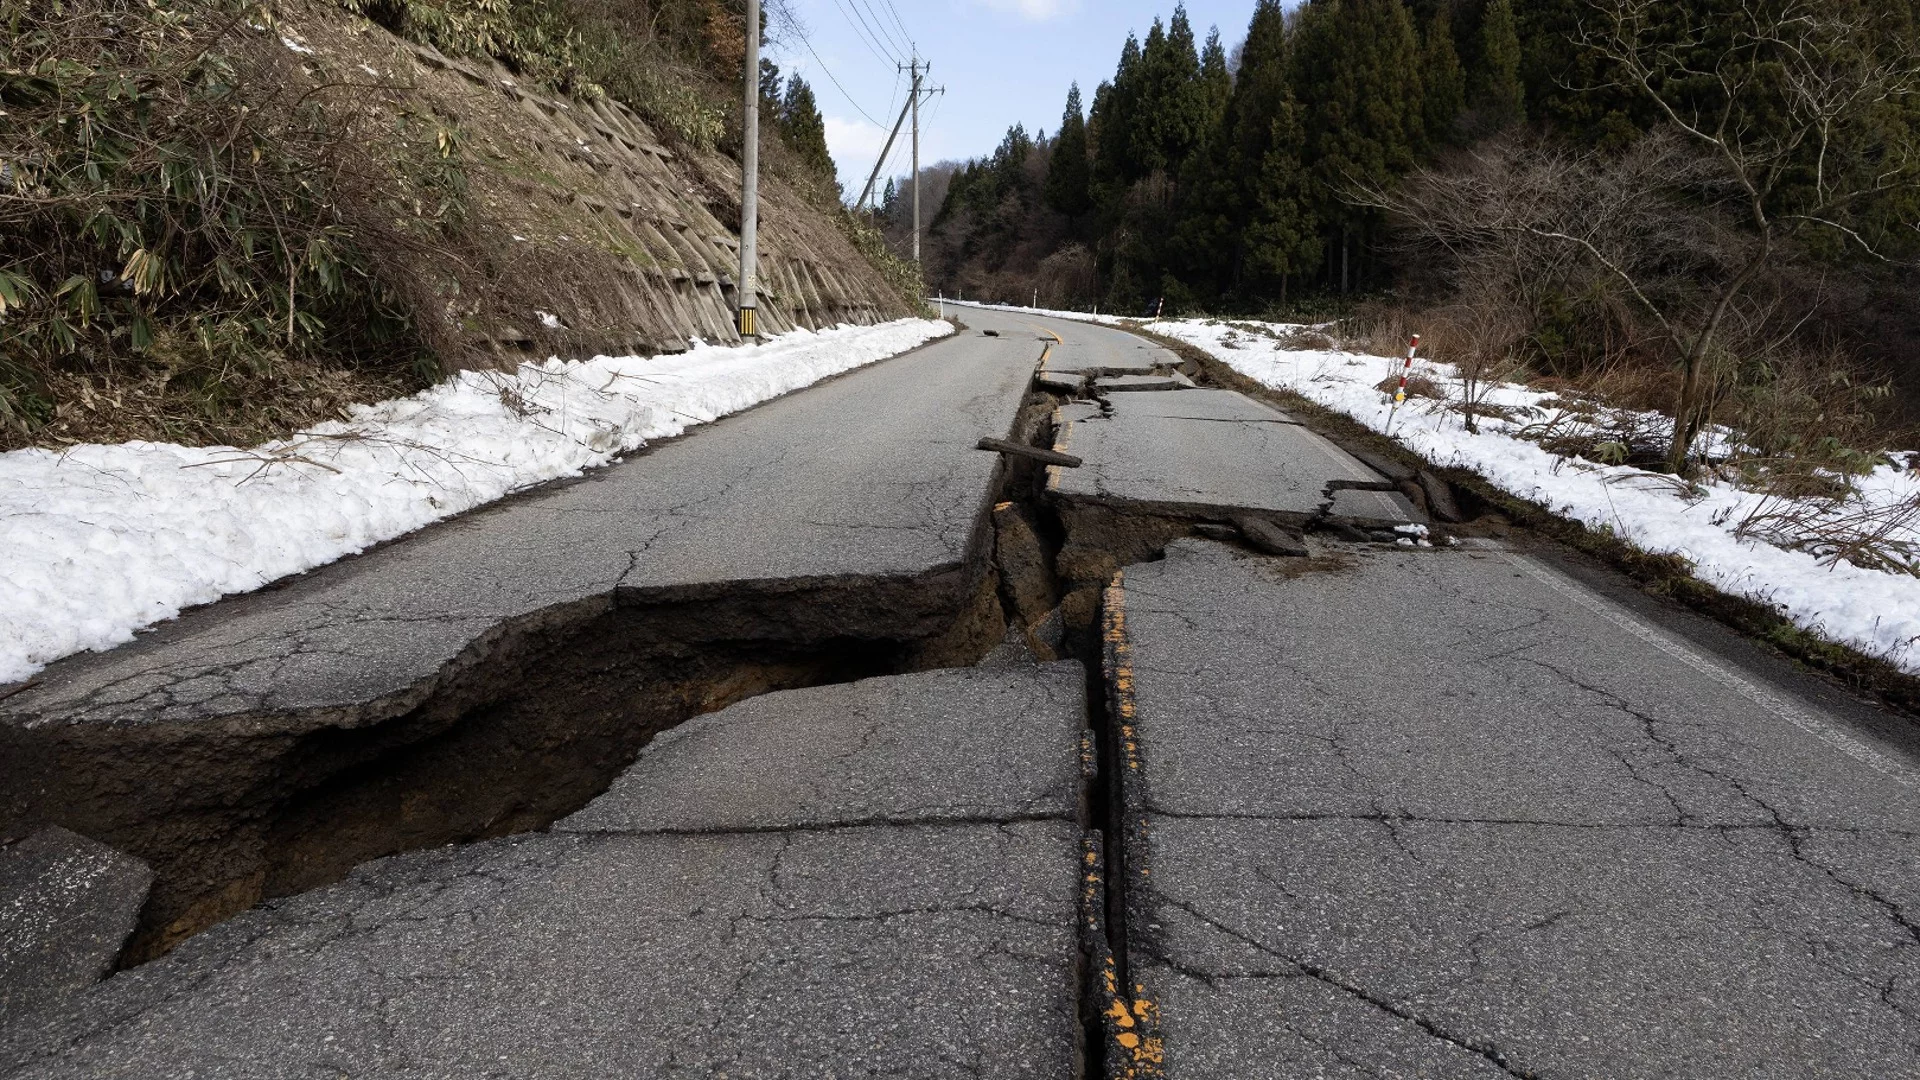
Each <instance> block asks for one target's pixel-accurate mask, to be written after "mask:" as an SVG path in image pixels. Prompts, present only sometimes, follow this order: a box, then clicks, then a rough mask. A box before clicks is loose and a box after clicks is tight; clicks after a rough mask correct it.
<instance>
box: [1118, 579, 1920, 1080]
mask: <svg viewBox="0 0 1920 1080" xmlns="http://www.w3.org/2000/svg"><path fill="white" fill-rule="evenodd" d="M1108 600H1109V603H1108V608H1107V619H1108V625H1109V630H1108V633H1109V638H1110V642H1111V644H1112V646H1113V648H1112V652H1111V659H1110V663H1109V669H1110V670H1109V676H1110V678H1111V680H1112V682H1113V685H1114V687H1115V695H1116V704H1117V707H1118V711H1117V713H1116V715H1118V716H1119V717H1121V718H1122V723H1123V724H1127V725H1128V726H1126V727H1124V728H1123V729H1122V730H1123V732H1124V737H1125V738H1126V740H1127V741H1126V742H1125V744H1124V745H1125V746H1126V747H1127V748H1128V749H1129V750H1130V751H1131V753H1130V755H1129V756H1130V761H1129V763H1128V766H1127V767H1126V768H1124V769H1123V770H1122V774H1123V784H1124V787H1125V796H1124V807H1125V814H1126V817H1127V823H1126V832H1127V835H1128V837H1129V844H1128V850H1127V855H1126V863H1127V865H1126V871H1125V875H1124V880H1123V882H1122V887H1123V888H1124V889H1125V890H1126V895H1127V943H1128V961H1129V969H1130V976H1131V981H1132V982H1133V983H1135V984H1138V985H1139V986H1142V987H1144V988H1145V994H1146V995H1147V996H1148V997H1149V998H1151V999H1153V1000H1156V1001H1157V1003H1158V1012H1157V1014H1156V1013H1154V1012H1153V1011H1152V1010H1151V1009H1146V1010H1142V1013H1143V1015H1146V1016H1155V1015H1157V1017H1158V1019H1159V1023H1160V1031H1159V1034H1160V1035H1161V1036H1162V1037H1163V1038H1164V1047H1165V1066H1166V1075H1168V1076H1169V1077H1172V1078H1174V1080H1194V1078H1206V1077H1246V1076H1251V1075H1264V1076H1316V1077H1343V1078H1344V1077H1356V1078H1357V1077H1375V1076H1421V1077H1447V1078H1453V1077H1501V1076H1527V1077H1563V1076H1564V1077H1673V1076H1701V1077H1706V1076H1713V1077H1734V1076H1739V1077H1769V1078H1772V1077H1777V1078H1782V1080H1784V1078H1787V1077H1795V1078H1804V1077H1816V1076H1819V1077H1826V1076H1833V1077H1840V1076H1875V1077H1879V1076H1889V1077H1890V1076H1911V1075H1914V1070H1915V1067H1916V1062H1920V790H1917V789H1916V787H1915V772H1914V763H1915V760H1916V759H1915V756H1914V753H1913V746H1912V740H1911V738H1905V739H1901V738H1893V739H1882V738H1880V737H1879V736H1876V735H1875V734H1873V733H1871V732H1869V731H1867V730H1865V729H1863V728H1861V727H1859V726H1857V725H1856V724H1855V723H1854V722H1853V721H1852V720H1851V719H1847V720H1843V719H1840V718H1837V717H1836V716H1835V715H1833V714H1830V713H1828V712H1826V711H1823V710H1821V709H1818V708H1815V707H1813V706H1810V705H1807V704H1805V703H1803V702H1802V701H1800V700H1797V699H1796V698H1795V697H1794V696H1793V695H1792V693H1791V692H1790V691H1780V690H1776V689H1772V688H1769V687H1767V686H1764V685H1761V684H1760V683H1759V682H1756V681H1755V680H1754V679H1753V678H1752V677H1751V676H1749V675H1746V674H1741V673H1737V672H1735V671H1734V670H1732V669H1731V668H1729V667H1728V666H1727V665H1726V664H1724V663H1723V662H1722V661H1720V660H1717V659H1713V658H1710V657H1708V656H1705V655H1703V654H1702V653H1700V652H1699V651H1697V650H1696V649H1694V648H1693V647H1691V646H1688V645H1684V644H1681V643H1679V642H1678V641H1677V640H1676V639H1674V638H1673V637H1672V636H1670V635H1669V634H1667V633H1666V632H1665V631H1663V630H1660V629H1655V628H1654V627H1652V626H1649V625H1648V624H1646V623H1645V622H1643V621H1642V620H1640V619H1639V618H1638V617H1637V616H1635V615H1632V614H1630V613H1628V612H1626V611H1625V610H1623V609H1621V608H1620V607H1618V606H1616V605H1614V604H1612V603H1610V602H1609V601H1607V600H1605V599H1602V598H1600V597H1598V596H1596V595H1595V594H1593V593H1592V592H1590V591H1589V590H1587V589H1585V588H1583V587H1582V586H1580V585H1579V584H1576V583H1575V582H1574V581H1572V580H1571V579H1569V578H1567V577H1566V576H1564V575H1562V574H1560V573H1558V572H1556V571H1555V570H1553V569H1550V568H1548V567H1547V566H1545V565H1543V564H1541V563H1540V562H1537V561H1535V560H1533V559H1529V558H1521V557H1518V556H1513V555H1510V554H1508V553H1506V552H1500V551H1473V552H1457V551H1455V552H1444V551H1443V552H1424V551H1422V552H1407V551H1396V550H1394V549H1385V550H1381V549H1372V550H1363V549H1357V548H1347V549H1342V550H1341V551H1340V552H1339V553H1338V554H1336V555H1333V556H1328V557H1322V558H1319V559H1314V560H1306V559H1288V560H1272V559H1262V558H1254V557H1249V556H1241V555H1237V554H1235V553H1233V552H1232V551H1230V550H1229V549H1227V548H1224V547H1222V546H1219V545H1214V544H1207V543H1203V542H1197V541H1180V542H1177V543H1175V544H1174V545H1173V546H1172V547H1171V548H1170V549H1169V552H1168V557H1167V559H1166V560H1165V561H1163V562H1159V563H1153V564H1145V565H1137V566H1133V567H1130V568H1128V569H1127V570H1126V571H1125V573H1124V575H1123V577H1122V580H1121V583H1120V584H1118V585H1116V586H1115V587H1114V588H1113V589H1111V590H1110V593H1109V597H1108ZM1909 734H1910V733H1909Z"/></svg>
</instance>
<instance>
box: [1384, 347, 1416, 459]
mask: <svg viewBox="0 0 1920 1080" xmlns="http://www.w3.org/2000/svg"><path fill="white" fill-rule="evenodd" d="M1419 351H1420V335H1419V334H1415V335H1413V340H1412V341H1410V342H1408V343H1407V362H1406V363H1405V364H1404V365H1402V366H1401V368H1400V385H1399V387H1398V388H1397V389H1395V390H1394V392H1393V408H1391V409H1388V410H1387V434H1389V435H1391V434H1393V417H1394V414H1395V413H1398V412H1399V411H1400V403H1401V402H1403V401H1405V400H1407V376H1408V375H1411V374H1412V373H1413V354H1414V353H1416V352H1419Z"/></svg>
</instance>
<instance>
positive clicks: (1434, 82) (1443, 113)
mask: <svg viewBox="0 0 1920 1080" xmlns="http://www.w3.org/2000/svg"><path fill="white" fill-rule="evenodd" d="M1420 84H1421V90H1422V95H1423V98H1424V101H1423V103H1422V110H1423V112H1424V113H1425V120H1426V129H1427V137H1428V138H1429V139H1431V140H1432V141H1433V142H1435V143H1448V142H1453V141H1455V140H1456V139H1457V138H1458V137H1459V134H1460V113H1461V112H1462V111H1463V110H1464V109H1465V108H1466V107H1467V80H1466V73H1465V72H1463V71H1462V70H1461V68H1460V54H1459V52H1458V51H1457V50H1456V49H1455V48H1454V43H1453V13H1452V11H1451V9H1450V8H1448V7H1447V6H1446V5H1444V4H1443V5H1441V6H1440V7H1439V8H1438V9H1437V10H1436V11H1435V12H1434V14H1433V20H1432V21H1431V22H1429V23H1427V34H1426V41H1425V42H1424V44H1423V47H1422V48H1421V50H1420Z"/></svg>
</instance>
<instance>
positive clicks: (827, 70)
mask: <svg viewBox="0 0 1920 1080" xmlns="http://www.w3.org/2000/svg"><path fill="white" fill-rule="evenodd" d="M800 40H802V41H806V44H807V52H809V53H811V54H812V55H813V60H814V62H815V63H817V64H819V65H820V70H821V71H823V72H825V73H826V76H827V78H828V79H829V80H831V81H832V83H833V85H834V89H836V90H839V91H840V96H841V97H843V98H846V99H847V104H849V105H851V106H853V108H854V111H855V112H858V113H859V114H860V115H861V116H864V117H866V118H867V122H868V123H869V124H872V125H873V126H874V127H885V126H886V125H885V124H882V123H881V122H880V121H878V120H875V119H874V118H873V114H872V113H870V112H868V111H867V110H865V109H862V108H861V107H860V103H859V102H857V101H855V100H853V95H852V94H849V93H847V88H846V87H844V86H842V85H840V80H839V79H838V78H837V77H835V75H834V74H833V69H832V68H830V67H828V66H827V62H826V61H825V60H822V59H820V54H819V53H817V52H814V51H813V42H811V41H807V39H805V38H801V39H800ZM896 85H897V83H896Z"/></svg>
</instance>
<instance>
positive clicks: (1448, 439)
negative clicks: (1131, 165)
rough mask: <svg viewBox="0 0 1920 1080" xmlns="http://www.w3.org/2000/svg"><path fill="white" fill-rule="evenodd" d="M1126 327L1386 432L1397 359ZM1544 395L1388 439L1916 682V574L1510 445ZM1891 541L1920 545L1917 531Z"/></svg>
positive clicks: (1889, 491) (1910, 489) (1413, 416)
mask: <svg viewBox="0 0 1920 1080" xmlns="http://www.w3.org/2000/svg"><path fill="white" fill-rule="evenodd" d="M949 302H951V301H949ZM1003 310H1018V311H1022V312H1026V313H1030V314H1036V315H1054V316H1058V317H1061V318H1069V319H1079V320H1082V321H1098V322H1102V323H1109V324H1111V323H1117V322H1121V321H1123V320H1120V319H1115V318H1113V317H1111V316H1099V317H1092V316H1089V315H1087V314H1085V313H1082V312H1069V311H1045V310H1039V309H1031V308H1007V309H1003ZM1126 321H1127V322H1129V324H1130V325H1141V326H1142V328H1143V329H1146V330H1149V331H1151V332H1153V333H1157V334H1161V335H1163V336H1166V337H1171V338H1174V339H1176V340H1179V341H1184V342H1186V343H1187V344H1189V345H1193V346H1195V347H1196V348H1199V349H1200V350H1202V351H1203V352H1206V353H1207V354H1208V355H1210V356H1212V357H1214V358H1216V359H1218V360H1220V361H1221V362H1223V363H1225V364H1227V365H1228V366H1229V367H1231V368H1233V369H1234V370H1235V371H1238V372H1240V373H1241V374H1243V375H1246V376H1248V377H1250V378H1252V379H1254V380H1256V381H1258V382H1260V383H1262V384H1264V385H1267V386H1272V387H1276V388H1280V389H1284V390H1289V391H1292V392H1293V393H1296V394H1299V395H1300V396H1301V397H1304V398H1307V399H1308V400H1310V401H1313V402H1315V403H1316V404H1319V405H1321V406H1324V407H1326V408H1328V409H1332V410H1334V411H1335V412H1339V413H1343V414H1345V415H1347V416H1349V417H1351V418H1353V419H1354V420H1356V421H1358V422H1360V423H1361V424H1364V425H1365V426H1367V427H1368V428H1371V429H1372V430H1374V431H1380V432H1386V431H1387V424H1388V418H1389V414H1390V413H1391V411H1392V399H1391V398H1390V397H1389V395H1387V394H1385V393H1383V392H1381V391H1380V390H1379V389H1377V387H1378V384H1379V383H1380V382H1381V381H1382V380H1384V379H1386V378H1388V377H1390V376H1393V375H1397V374H1398V371H1399V367H1400V365H1401V363H1402V362H1403V361H1402V360H1401V359H1394V358H1387V357H1379V356H1366V355H1360V354H1356V353H1348V352H1339V351H1315V350H1299V349H1288V348H1286V347H1285V346H1284V345H1283V344H1282V342H1281V340H1279V339H1282V338H1285V337H1287V336H1288V335H1289V334H1291V333H1294V332H1297V331H1301V330H1307V329H1311V328H1309V327H1302V326H1291V325H1283V324H1275V323H1250V322H1221V321H1217V320H1199V319H1178V320H1164V321H1159V322H1147V323H1144V324H1136V323H1133V322H1132V321H1131V320H1126ZM1236 327H1237V328H1238V329H1236ZM1415 371H1416V372H1417V373H1419V374H1424V375H1426V376H1427V377H1428V378H1430V379H1432V380H1433V381H1434V382H1435V383H1436V384H1437V385H1438V386H1439V387H1440V389H1441V390H1442V391H1443V392H1444V393H1445V394H1446V395H1447V397H1448V399H1449V400H1451V401H1454V402H1458V401H1460V400H1461V399H1462V394H1461V384H1460V380H1459V378H1458V377H1457V373H1456V372H1455V370H1454V369H1453V367H1452V366H1451V365H1448V364H1436V363H1431V362H1428V361H1425V360H1419V361H1416V363H1415ZM1550 397H1552V395H1550V394H1546V393H1542V392H1539V391H1535V390H1531V389H1529V388H1527V387H1524V386H1519V385H1515V384H1510V383H1509V384H1502V385H1500V386H1498V387H1495V388H1493V389H1492V391H1491V392H1490V393H1489V394H1488V395H1487V397H1486V399H1485V400H1486V401H1487V402H1488V403H1490V404H1493V405H1497V406H1504V407H1506V408H1508V409H1512V410H1515V414H1516V415H1515V418H1514V419H1500V418H1493V417H1482V418H1481V421H1480V433H1479V434H1477V435H1475V434H1472V433H1469V432H1468V431H1467V430H1466V427H1465V423H1464V421H1463V419H1462V417H1461V415H1460V414H1459V413H1458V412H1457V411H1455V410H1454V409H1452V408H1448V407H1446V406H1445V405H1444V404H1443V403H1441V402H1436V401H1432V400H1424V399H1419V398H1414V399H1410V400H1409V401H1408V403H1407V404H1405V405H1403V406H1401V408H1400V410H1399V413H1398V415H1397V416H1395V417H1394V418H1393V421H1392V425H1393V426H1392V430H1391V432H1390V434H1391V435H1392V437H1393V438H1394V439H1396V440H1398V441H1399V442H1400V443H1401V444H1403V445H1405V446H1406V447H1407V448H1408V449H1410V450H1412V451H1413V452H1414V453H1416V454H1418V455H1420V456H1421V457H1423V458H1425V459H1426V460H1428V461H1430V462H1432V463H1434V464H1435V465H1440V466H1448V467H1458V468H1462V469H1467V470H1469V471H1472V472H1475V473H1478V474H1479V475H1481V476H1482V477H1485V478H1486V479H1487V480H1488V481H1489V482H1490V483H1492V484H1493V485H1494V486H1496V487H1498V488H1500V489H1501V490H1503V491H1505V492H1507V493H1508V494H1511V495H1514V496H1517V497H1519V498H1522V499H1525V500H1527V501H1529V502H1533V503H1538V504H1539V505H1541V506H1544V507H1546V508H1547V509H1548V510H1550V511H1551V512H1553V513H1555V514H1558V515H1560V516H1561V517H1564V518H1569V519H1572V520H1575V521H1579V522H1581V523H1582V524H1584V525H1586V526H1588V527H1589V528H1594V529H1604V530H1609V531H1611V532H1612V533H1613V535H1615V536H1617V537H1619V538H1620V539H1622V540H1625V541H1627V542H1628V543H1631V544H1633V545H1634V546H1635V547H1637V548H1639V549H1641V550H1643V551H1647V552H1652V553H1655V554H1671V555H1677V556H1679V557H1680V558H1682V559H1684V560H1686V561H1687V562H1688V563H1689V564H1691V565H1692V567H1693V573H1694V576H1695V577H1698V578H1699V579H1701V580H1702V581H1705V582H1707V583H1708V584H1711V585H1713V586H1714V587H1715V588H1718V589H1720V590H1721V591H1722V592H1726V593H1729V594H1732V595H1735V596H1741V597H1745V598H1747V599H1751V600H1756V601H1759V602H1761V603H1765V604H1769V605H1772V606H1773V607H1774V608H1775V609H1776V610H1778V611H1780V612H1781V614H1782V615H1784V616H1785V617H1786V618H1788V619H1789V620H1791V621H1792V622H1793V623H1794V625H1796V626H1799V627H1801V628H1802V629H1805V630H1809V631H1812V632H1814V633H1816V634H1819V635H1820V636H1822V637H1824V638H1827V639H1828V640H1830V641H1836V642H1840V643H1842V644H1845V645H1849V646H1851V647H1853V648H1855V649H1858V650H1860V651H1861V652H1863V653H1866V654H1868V655H1870V656H1877V657H1880V658H1882V659H1884V660H1886V661H1888V662H1889V663H1892V664H1894V665H1896V666H1897V667H1899V668H1900V669H1901V670H1903V671H1907V672H1909V673H1915V674H1920V577H1915V576H1913V575H1912V574H1905V573H1899V572H1895V571H1887V570H1877V569H1867V568H1863V567H1860V566H1856V565H1854V564H1852V563H1850V562H1847V561H1844V560H1839V561H1833V562H1832V564H1831V565H1827V560H1823V559H1821V558H1820V557H1818V556H1817V555H1815V554H1812V553H1809V552H1807V551H1801V550H1795V549H1790V548H1784V547H1777V546H1774V545H1773V544H1769V543H1765V542H1763V541H1761V540H1757V539H1753V538H1750V537H1741V536H1738V535H1736V532H1735V530H1736V528H1737V527H1738V526H1739V525H1740V523H1741V522H1743V521H1745V520H1747V518H1748V516H1749V515H1750V514H1751V513H1752V512H1754V511H1755V510H1756V508H1758V509H1762V510H1764V509H1766V507H1763V506H1762V505H1761V504H1762V502H1763V500H1765V498H1766V496H1764V495H1762V494H1759V493H1756V492H1752V491H1745V490H1741V489H1740V488H1737V487H1735V486H1733V485H1731V484H1728V483H1723V482H1720V481H1718V480H1707V481H1704V482H1702V483H1700V484H1697V485H1693V486H1691V487H1689V486H1687V485H1682V484H1679V483H1677V482H1676V481H1675V479H1674V478H1673V477H1671V476H1664V475H1661V474H1658V473H1652V472H1648V471H1646V470H1643V469H1638V468H1634V467H1632V466H1626V465H1602V464H1597V463H1594V462H1589V461H1586V460H1583V459H1580V458H1563V457H1558V456H1555V455H1553V454H1551V453H1548V452H1547V451H1546V450H1544V449H1542V448H1541V446H1540V444H1538V443H1536V442H1533V441H1531V440H1528V439H1522V438H1517V437H1515V432H1517V431H1518V430H1519V429H1520V428H1522V427H1523V426H1525V424H1526V423H1528V422H1530V421H1531V420H1534V419H1538V418H1539V416H1540V415H1541V411H1538V410H1541V403H1542V402H1544V401H1547V400H1548V399H1549V398H1550ZM1545 411H1551V410H1550V409H1549V410H1545ZM1718 437H1719V438H1724V437H1725V434H1724V433H1722V434H1721V435H1720V436H1718ZM1854 488H1855V492H1856V495H1855V498H1854V500H1853V502H1852V503H1851V504H1850V506H1849V509H1850V510H1852V511H1855V512H1871V511H1875V510H1878V511H1881V512H1891V511H1892V510H1894V509H1895V508H1897V507H1899V506H1900V505H1902V504H1903V503H1909V502H1910V501H1911V500H1914V499H1916V498H1920V473H1916V472H1914V471H1912V470H1909V469H1899V468H1894V467H1891V466H1886V465H1882V466H1880V467H1879V468H1877V469H1875V470H1874V471H1873V472H1872V473H1871V474H1868V475H1867V476H1864V477H1859V478H1856V480H1855V482H1854ZM1892 539H1894V540H1896V541H1902V542H1904V543H1906V544H1908V545H1910V546H1911V547H1913V548H1914V549H1916V550H1920V531H1916V529H1915V528H1912V527H1909V528H1907V529H1905V530H1903V531H1902V533H1900V534H1897V535H1895V536H1894V537H1893V538H1892Z"/></svg>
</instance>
